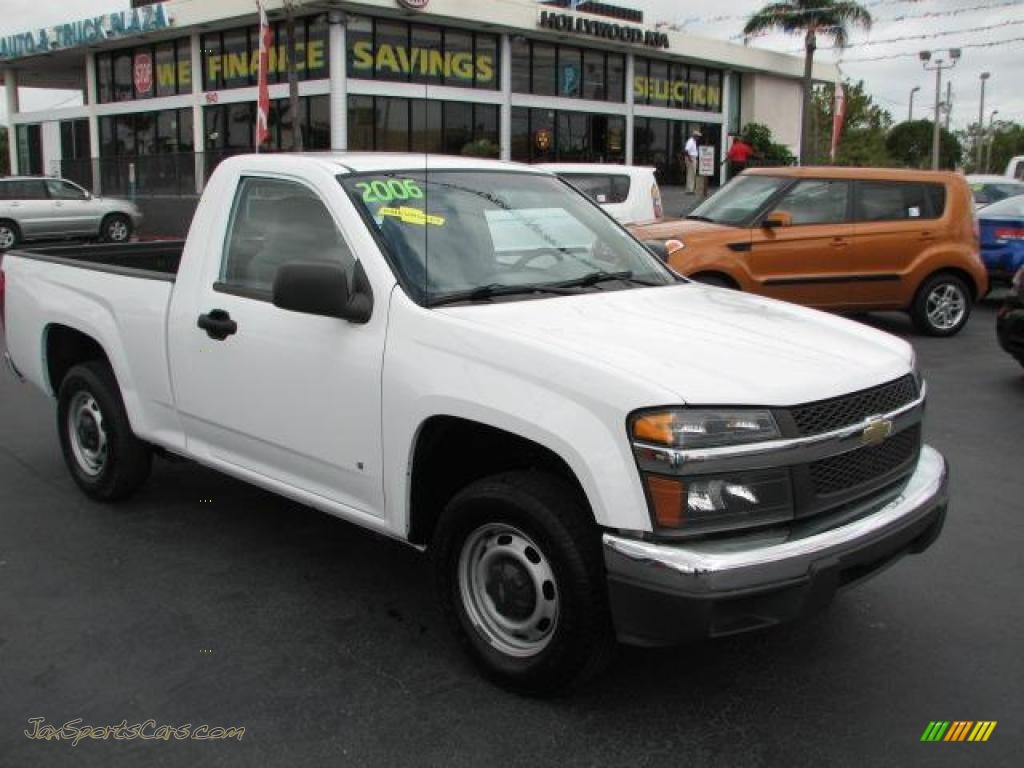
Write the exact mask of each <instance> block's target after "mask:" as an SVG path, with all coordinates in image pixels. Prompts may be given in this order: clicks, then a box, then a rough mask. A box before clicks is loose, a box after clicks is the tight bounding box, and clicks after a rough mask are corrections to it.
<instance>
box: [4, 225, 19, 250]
mask: <svg viewBox="0 0 1024 768" xmlns="http://www.w3.org/2000/svg"><path fill="white" fill-rule="evenodd" d="M19 242H21V230H20V229H18V225H17V224H15V223H14V222H13V221H0V253H3V252H4V251H8V250H10V249H11V248H13V247H14V246H16V245H17V244H18V243H19Z"/></svg>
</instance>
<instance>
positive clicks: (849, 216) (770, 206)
mask: <svg viewBox="0 0 1024 768" xmlns="http://www.w3.org/2000/svg"><path fill="white" fill-rule="evenodd" d="M821 181H826V182H833V183H836V184H843V185H844V186H845V187H846V213H845V215H844V217H843V220H842V221H814V222H806V223H803V224H796V223H794V224H791V225H790V226H788V227H785V229H787V230H791V229H797V228H799V227H835V226H842V225H844V224H846V225H851V226H852V225H853V224H854V219H853V216H854V199H855V197H856V193H855V192H854V184H853V181H854V180H853V179H837V178H835V177H831V176H810V177H803V178H799V177H798V178H794V179H793V180H792V182H791V183H789V184H786V185H785V186H784V187H783V188H782V189H780V190H779V191H778V192H777V193H776V194H775V195H774V196H773V197H772V198H771V199H770V200H768V202H767V203H765V207H764V208H763V209H762V210H761V211H760V212H759V213H758V215H757V217H756V218H755V219H754V221H755V224H752V225H751V226H752V227H754V226H760V225H761V223H762V222H763V221H764V220H765V219H766V218H767V217H768V216H769V215H770V214H772V213H774V212H775V207H776V206H777V205H779V203H781V202H782V201H783V200H784V199H785V198H786V196H787V195H789V194H790V193H791V192H793V191H794V190H795V189H796V188H797V187H799V186H800V185H801V184H805V183H808V182H821Z"/></svg>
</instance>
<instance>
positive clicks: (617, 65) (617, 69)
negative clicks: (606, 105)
mask: <svg viewBox="0 0 1024 768" xmlns="http://www.w3.org/2000/svg"><path fill="white" fill-rule="evenodd" d="M606 98H607V99H608V101H620V102H621V101H625V100H626V57H625V56H623V55H622V54H621V53H609V54H608V96H607V97H606Z"/></svg>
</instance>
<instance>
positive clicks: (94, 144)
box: [85, 51, 103, 195]
mask: <svg viewBox="0 0 1024 768" xmlns="http://www.w3.org/2000/svg"><path fill="white" fill-rule="evenodd" d="M98 101H99V97H98V96H97V94H96V54H95V53H93V52H92V51H87V52H86V54H85V104H86V109H87V110H88V120H89V165H90V166H91V167H92V193H93V194H94V195H102V194H103V174H102V173H100V119H99V117H97V116H96V104H97V102H98Z"/></svg>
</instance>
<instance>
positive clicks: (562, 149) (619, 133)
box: [511, 107, 643, 163]
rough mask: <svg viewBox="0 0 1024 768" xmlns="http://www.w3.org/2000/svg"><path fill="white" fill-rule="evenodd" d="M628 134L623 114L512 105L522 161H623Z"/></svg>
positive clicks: (515, 151)
mask: <svg viewBox="0 0 1024 768" xmlns="http://www.w3.org/2000/svg"><path fill="white" fill-rule="evenodd" d="M637 121H638V122H642V121H643V118H638V119H637ZM625 134H626V118H625V117H623V116H621V115H599V114H593V113H588V112H575V111H569V110H559V111H555V110H548V109H527V108H526V107H513V108H512V148H511V149H512V159H513V160H516V161H518V162H524V163H541V162H601V163H623V162H625V156H626V135H625Z"/></svg>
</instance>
